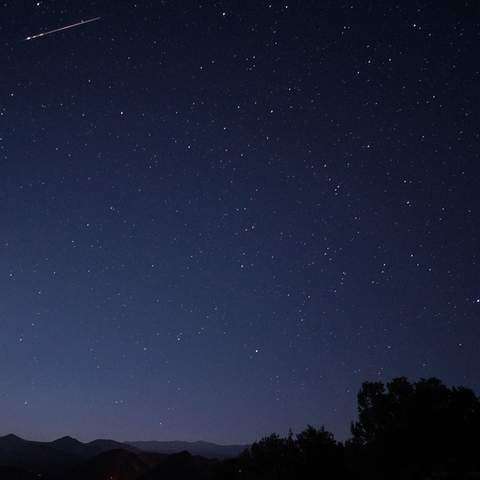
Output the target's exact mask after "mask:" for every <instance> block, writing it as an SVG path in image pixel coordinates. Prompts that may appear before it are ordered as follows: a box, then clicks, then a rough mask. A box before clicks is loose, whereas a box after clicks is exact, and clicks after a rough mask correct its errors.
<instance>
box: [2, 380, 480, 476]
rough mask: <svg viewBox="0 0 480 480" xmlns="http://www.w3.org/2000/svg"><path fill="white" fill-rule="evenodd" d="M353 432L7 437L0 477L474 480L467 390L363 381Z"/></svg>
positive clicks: (474, 427) (477, 446)
mask: <svg viewBox="0 0 480 480" xmlns="http://www.w3.org/2000/svg"><path fill="white" fill-rule="evenodd" d="M351 431H352V437H351V439H349V440H348V441H346V442H344V443H341V442H337V441H336V440H335V438H334V437H333V435H332V434H331V433H330V432H328V431H326V430H325V429H324V428H323V427H322V428H320V429H316V428H314V427H311V426H309V427H307V428H306V429H305V430H304V431H303V432H301V433H299V434H297V435H294V434H293V433H290V434H289V435H288V436H287V437H280V436H278V435H276V434H272V435H270V436H269V437H265V438H263V439H262V440H260V441H259V442H255V443H254V444H253V445H251V446H250V447H248V448H247V447H245V448H244V447H242V446H218V445H215V444H209V443H206V442H195V443H186V442H131V443H120V442H115V441H112V440H95V441H93V442H90V443H81V442H79V441H78V440H75V439H74V438H71V437H64V438H60V439H58V440H55V441H54V442H48V443H47V442H32V441H28V440H24V439H21V438H19V437H17V436H15V435H6V436H4V437H1V438H0V480H33V479H36V480H38V479H42V480H67V479H68V480H87V479H88V480H167V479H168V480H187V479H188V480H196V479H197V480H222V479H223V480H237V479H238V480H240V479H244V480H287V479H322V478H325V479H339V480H340V479H357V478H358V479H363V478H368V479H375V480H380V479H385V478H388V479H394V480H400V479H402V480H429V479H431V480H433V479H438V480H440V479H451V480H463V479H465V480H466V479H480V400H479V399H478V398H477V397H476V395H475V394H474V393H473V391H472V390H470V389H468V388H464V387H459V388H449V387H447V386H445V385H444V384H443V383H442V382H441V381H439V380H438V379H435V378H431V379H427V380H420V381H419V382H416V383H413V384H412V383H410V382H408V380H407V379H406V378H404V377H401V378H396V379H394V380H392V381H391V382H389V383H387V384H386V385H384V384H383V383H380V382H374V383H372V382H366V383H364V384H363V386H362V388H361V390H360V392H359V393H358V420H357V421H356V422H354V423H352V426H351ZM183 448H185V449H186V450H190V452H189V451H179V450H180V449H183ZM242 450H243V451H242ZM198 452H203V454H204V456H200V455H196V454H195V453H198ZM192 453H193V454H192ZM207 457H210V458H207ZM215 457H216V458H215Z"/></svg>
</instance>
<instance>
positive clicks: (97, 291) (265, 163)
mask: <svg viewBox="0 0 480 480" xmlns="http://www.w3.org/2000/svg"><path fill="white" fill-rule="evenodd" d="M94 17H101V19H99V20H98V21H95V22H91V23H89V24H86V25H81V26H79V27H76V28H72V29H68V30H64V31H61V32H58V33H54V34H51V35H48V36H45V37H42V38H38V39H34V40H30V41H24V39H25V38H26V37H27V36H31V35H34V34H38V33H41V32H45V31H48V30H52V29H56V28H59V27H62V26H66V25H70V24H73V23H76V22H79V21H80V20H87V19H90V18H94ZM0 18H1V22H0V43H1V45H2V49H1V50H2V53H1V56H0V95H1V97H0V98H1V100H0V165H1V176H0V219H1V223H0V292H1V293H0V295H1V297H0V408H1V412H2V414H1V417H2V422H1V427H0V429H1V432H0V433H2V434H6V433H8V432H14V433H16V434H19V435H21V436H25V437H27V438H33V439H40V440H51V439H53V438H55V437H58V436H61V435H66V434H69V435H73V436H75V437H78V438H79V439H81V440H91V439H93V438H96V437H109V438H115V439H118V440H141V439H158V440H171V439H182V440H198V439H204V440H210V441H216V442H219V443H235V442H239V443H241V442H250V441H253V440H255V439H257V438H259V437H261V436H263V435H265V434H269V433H271V432H273V431H276V432H278V433H281V434H284V433H285V432H286V431H287V430H288V428H289V427H291V428H292V429H293V430H294V431H299V430H300V429H303V428H304V427H305V426H306V424H307V423H311V424H313V425H316V426H320V425H322V424H324V425H325V427H326V428H327V429H329V430H331V431H333V432H334V433H335V435H336V436H337V438H339V439H345V438H347V437H348V434H349V433H348V431H349V424H350V421H351V420H352V419H354V416H355V411H356V393H357V391H358V389H359V387H360V385H361V383H362V382H363V381H366V380H382V381H387V380H389V379H391V378H392V377H394V376H399V375H406V376H408V377H410V378H411V379H412V380H415V379H418V378H420V377H429V376H438V377H440V378H441V379H442V380H444V381H445V382H446V383H448V384H449V385H452V384H453V385H466V386H469V387H472V388H474V389H476V391H477V392H479V390H480V375H479V373H478V368H476V367H477V366H478V364H479V363H480V353H479V349H478V341H479V338H480V324H479V315H480V274H479V272H480V258H479V255H480V248H479V245H480V223H479V217H480V194H479V189H478V177H479V174H480V159H479V151H480V149H479V125H480V114H479V112H480V109H479V100H478V85H479V80H480V67H479V62H478V58H477V55H476V53H475V52H476V51H478V48H479V43H480V42H479V40H480V20H479V19H480V7H479V6H478V3H477V2H474V1H471V2H464V1H450V2H448V1H446V2H436V1H412V2H401V1H397V2H394V1H337V0H335V1H327V0H326V1H322V2H319V1H310V0H302V1H292V2H280V1H279V2H276V1H275V2H264V1H250V0H248V1H229V2H224V1H206V2H204V1H189V0H181V1H170V0H169V1H161V0H156V1H147V0H145V1H137V2H134V1H124V0H119V1H115V2H113V1H93V0H82V1H62V0H58V1H38V2H36V1H25V2H18V1H13V0H12V1H7V0H5V1H3V2H1V3H0Z"/></svg>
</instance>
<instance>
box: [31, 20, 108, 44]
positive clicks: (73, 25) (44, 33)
mask: <svg viewBox="0 0 480 480" xmlns="http://www.w3.org/2000/svg"><path fill="white" fill-rule="evenodd" d="M101 18H102V17H95V18H90V19H88V20H82V21H80V22H77V23H72V24H71V25H67V26H66V27H61V28H56V29H55V30H49V31H48V32H43V33H37V34H36V35H31V36H30V37H27V38H25V39H24V40H25V41H27V40H34V39H35V38H40V37H46V36H47V35H50V34H51V33H56V32H61V31H62V30H68V29H69V28H75V27H79V26H80V25H85V24H86V23H91V22H96V21H97V20H100V19H101Z"/></svg>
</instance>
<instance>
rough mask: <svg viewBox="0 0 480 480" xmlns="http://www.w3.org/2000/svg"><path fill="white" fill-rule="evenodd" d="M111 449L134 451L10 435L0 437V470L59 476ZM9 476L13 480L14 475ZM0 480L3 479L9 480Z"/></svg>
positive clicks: (110, 444) (64, 439)
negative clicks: (26, 438)
mask: <svg viewBox="0 0 480 480" xmlns="http://www.w3.org/2000/svg"><path fill="white" fill-rule="evenodd" d="M113 449H123V450H127V451H136V450H137V449H136V448H135V447H133V446H131V445H126V444H123V443H120V442H115V441H113V440H94V441H93V442H89V443H82V442H80V441H78V440H76V439H74V438H72V437H62V438H59V439H57V440H55V441H53V442H36V441H31V440H25V439H23V438H20V437H18V436H16V435H13V434H9V435H5V436H3V437H0V467H4V468H6V467H8V468H10V469H15V468H17V469H21V470H22V471H29V472H35V473H37V474H42V475H53V474H54V475H59V474H61V473H63V472H67V471H68V470H70V469H71V468H73V467H74V466H76V465H79V464H80V463H82V462H84V461H85V460H88V459H89V458H92V457H94V456H95V455H99V454H101V453H103V452H106V451H109V450H113ZM12 471H13V470H12ZM11 477H12V478H15V476H14V474H13V473H12V475H11ZM0 478H1V479H2V480H3V479H4V478H5V479H6V478H8V477H7V476H1V477H0ZM19 478H22V477H19Z"/></svg>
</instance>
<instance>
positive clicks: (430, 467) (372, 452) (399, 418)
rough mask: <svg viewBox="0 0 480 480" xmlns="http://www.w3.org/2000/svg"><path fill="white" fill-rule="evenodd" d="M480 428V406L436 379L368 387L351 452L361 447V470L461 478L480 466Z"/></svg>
mask: <svg viewBox="0 0 480 480" xmlns="http://www.w3.org/2000/svg"><path fill="white" fill-rule="evenodd" d="M479 427H480V402H479V400H478V398H477V397H476V396H475V394H474V393H473V392H472V391H471V390H469V389H467V388H463V387H462V388H448V387H447V386H445V385H444V384H443V383H442V382H441V381H440V380H438V379H436V378H430V379H422V380H420V381H419V382H417V383H413V384H411V383H409V382H408V380H407V379H406V378H405V377H400V378H396V379H394V380H392V381H391V382H389V383H387V385H386V386H385V385H383V384H382V383H379V382H375V383H371V382H366V383H364V384H363V386H362V388H361V390H360V392H359V394H358V421H357V422H355V423H354V424H353V425H352V435H353V439H352V442H351V444H350V447H351V448H352V450H353V449H354V448H355V447H356V448H357V449H358V448H360V449H361V450H362V456H363V459H364V465H363V468H368V469H369V470H370V471H371V472H372V473H374V472H377V474H379V475H385V473H386V472H389V474H390V476H391V478H393V477H395V476H398V477H401V478H427V476H428V475H432V474H435V473H445V474H451V475H457V476H458V475H463V474H466V472H472V471H475V470H476V469H478V467H479V463H478V460H477V458H478V448H477V436H478V433H479V431H480V430H479ZM475 450H477V452H475ZM366 465H368V467H366ZM452 478H454V477H452ZM458 478H459V477H458Z"/></svg>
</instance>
